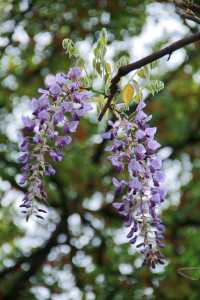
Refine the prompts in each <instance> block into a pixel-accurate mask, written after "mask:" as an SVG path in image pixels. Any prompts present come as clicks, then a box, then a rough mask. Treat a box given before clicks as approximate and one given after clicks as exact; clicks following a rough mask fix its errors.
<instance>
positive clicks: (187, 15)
mask: <svg viewBox="0 0 200 300" xmlns="http://www.w3.org/2000/svg"><path fill="white" fill-rule="evenodd" d="M179 14H180V16H181V17H183V18H184V19H188V20H190V21H193V22H195V23H197V24H200V18H197V17H195V16H193V15H191V14H187V13H179Z"/></svg>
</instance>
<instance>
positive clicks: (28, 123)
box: [22, 116, 35, 131]
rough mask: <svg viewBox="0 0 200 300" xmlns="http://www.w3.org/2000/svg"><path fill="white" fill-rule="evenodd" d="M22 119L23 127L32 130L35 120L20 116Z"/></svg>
mask: <svg viewBox="0 0 200 300" xmlns="http://www.w3.org/2000/svg"><path fill="white" fill-rule="evenodd" d="M22 121H23V124H24V127H25V128H26V129H28V130H29V131H32V130H33V129H34V127H35V122H34V121H33V120H31V119H30V118H29V117H24V116H23V117H22Z"/></svg>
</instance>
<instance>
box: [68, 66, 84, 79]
mask: <svg viewBox="0 0 200 300" xmlns="http://www.w3.org/2000/svg"><path fill="white" fill-rule="evenodd" d="M80 76H81V70H80V69H79V68H78V67H74V68H71V69H70V70H69V72H68V73H67V77H68V78H69V79H70V80H77V79H78V78H79V77H80Z"/></svg>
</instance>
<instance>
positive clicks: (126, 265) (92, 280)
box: [0, 0, 200, 300]
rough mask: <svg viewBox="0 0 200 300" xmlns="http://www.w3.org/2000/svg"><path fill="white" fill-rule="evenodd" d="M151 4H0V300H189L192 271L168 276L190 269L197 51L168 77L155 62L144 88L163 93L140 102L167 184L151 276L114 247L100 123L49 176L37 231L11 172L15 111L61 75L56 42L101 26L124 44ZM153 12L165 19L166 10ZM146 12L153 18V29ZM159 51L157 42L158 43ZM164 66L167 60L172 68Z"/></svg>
mask: <svg viewBox="0 0 200 300" xmlns="http://www.w3.org/2000/svg"><path fill="white" fill-rule="evenodd" d="M150 4H151V5H154V4H155V3H154V1H140V0H137V1H136V0H132V1H129V0H118V1H111V0H99V1H92V0H83V1H72V0H71V1H64V0H58V1H51V0H48V1H42V0H35V1H33V0H30V1H26V0H20V1H12V0H7V1H5V0H1V1H0V11H1V15H0V53H1V57H0V77H1V83H0V84H1V89H0V195H1V202H0V204H1V211H0V220H1V230H0V257H1V259H0V299H4V300H14V299H15V300H16V299H20V300H23V299H26V300H32V299H41V300H42V299H48V300H50V299H88V300H89V299H97V300H104V299H114V300H120V299H123V300H124V299H125V300H126V299H128V300H129V299H136V300H137V299H162V300H168V299H172V300H187V299H190V300H198V299H199V298H200V284H199V280H196V281H193V280H191V278H193V277H194V278H195V276H196V279H198V276H197V275H196V273H195V272H197V270H196V271H195V269H189V270H188V271H187V270H186V271H185V272H186V273H187V278H185V277H183V276H181V275H180V274H179V273H180V272H178V270H179V269H180V268H187V267H198V266H200V234H199V233H200V221H199V215H200V198H199V197H200V196H199V195H200V184H199V180H200V152H199V144H200V109H199V97H200V87H199V82H200V73H199V65H200V54H199V53H200V52H199V47H200V45H199V44H198V43H196V44H195V45H193V46H191V47H188V48H187V49H186V50H185V51H186V53H185V56H184V57H183V61H182V62H181V63H180V64H178V65H174V67H173V68H172V69H170V68H169V69H168V68H167V67H166V66H167V63H168V62H166V60H162V61H161V62H160V63H159V64H158V65H157V67H156V71H155V79H159V80H160V79H161V80H163V81H164V83H165V88H164V90H162V91H161V92H160V93H159V94H158V95H155V96H154V97H152V96H148V108H147V109H148V110H149V111H150V112H152V113H153V120H152V124H156V126H158V140H159V141H160V143H161V144H163V145H164V146H166V147H170V148H164V149H163V153H164V154H163V155H166V160H165V169H166V174H167V177H169V178H168V179H169V195H168V199H167V201H166V207H165V209H164V210H163V221H164V223H165V224H166V226H167V235H166V248H165V250H164V252H165V254H166V257H167V264H166V267H165V268H164V269H162V270H157V272H155V273H151V272H149V270H147V269H146V268H141V267H140V265H141V260H140V258H139V257H138V256H137V255H136V254H135V252H134V250H133V249H132V248H131V247H130V245H129V244H127V243H126V240H124V239H123V241H121V240H120V239H121V238H123V237H124V235H125V234H124V231H123V230H122V222H121V219H120V218H119V217H118V215H116V213H115V211H114V210H113V209H112V206H111V202H112V185H111V178H112V176H113V170H112V169H111V166H110V164H109V162H107V160H106V157H105V155H104V152H103V148H104V146H105V145H104V143H103V144H99V143H98V141H99V134H100V133H101V132H103V130H104V127H105V124H104V123H103V124H97V122H96V121H95V120H94V119H92V118H91V119H85V120H83V121H82V123H81V126H80V128H79V130H78V133H77V134H76V136H75V137H74V143H73V145H72V146H70V147H69V148H68V149H67V150H66V155H65V160H64V162H63V163H62V164H59V165H58V166H56V168H57V175H56V176H54V177H52V178H51V179H49V180H48V181H47V182H46V185H47V188H48V194H49V204H50V207H51V208H49V215H48V218H47V220H46V221H45V222H44V223H37V221H36V220H35V219H33V220H32V221H31V222H30V223H28V224H26V223H25V220H23V216H22V215H21V214H20V212H19V208H18V205H19V203H20V197H22V193H23V191H21V190H20V189H19V187H18V186H17V184H16V176H17V174H19V173H20V166H19V165H18V163H17V160H16V157H17V144H16V128H18V127H19V118H20V113H21V112H23V113H26V109H27V106H26V103H27V99H28V98H29V97H34V96H37V89H38V88H39V87H40V86H42V85H43V80H44V77H45V76H46V75H47V74H48V73H54V72H58V71H61V70H62V71H64V70H66V69H67V68H68V66H69V61H68V60H67V57H66V55H65V51H64V50H63V48H62V40H63V39H64V38H71V39H73V40H74V41H75V42H76V41H79V40H84V39H89V41H90V42H91V43H93V42H95V41H96V40H97V37H98V35H99V31H100V29H101V28H102V27H105V28H106V29H107V31H108V40H109V43H110V44H112V42H114V41H116V40H121V41H122V40H124V39H130V38H133V37H134V36H136V35H138V34H140V33H141V31H142V30H143V28H144V26H145V25H146V22H147V18H148V15H149V10H148V8H149V5H150ZM159 9H160V10H163V11H167V10H168V9H169V12H170V11H171V7H169V6H165V4H162V5H160V6H159ZM157 14H158V10H155V15H154V17H155V19H158V20H157V27H156V29H157V28H159V22H160V21H159V15H157ZM161 19H162V17H161ZM179 22H180V26H185V27H186V25H183V24H182V22H181V21H180V20H179ZM185 27H184V28H185ZM187 30H188V29H187ZM193 30H196V27H195V26H193ZM165 42H166V36H165V35H163V37H162V39H161V40H160V45H162V44H164V43H165ZM156 45H158V43H157V42H155V45H152V49H153V48H155V47H157V46H156ZM128 50H130V49H127V52H128ZM133 52H134V49H133ZM124 54H127V53H124V49H122V51H121V52H120V51H118V52H117V51H116V53H115V55H114V59H116V58H119V57H120V56H121V55H124ZM173 59H174V56H173V55H172V57H171V58H170V63H171V64H173ZM163 69H164V71H163ZM167 149H168V150H169V151H168V150H167ZM166 153H168V156H167V154H166ZM183 272H184V271H183ZM193 272H194V274H193ZM77 288H78V289H77ZM80 292H81V293H80ZM59 296H60V297H59Z"/></svg>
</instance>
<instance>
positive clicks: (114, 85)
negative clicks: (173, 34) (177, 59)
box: [98, 32, 200, 121]
mask: <svg viewBox="0 0 200 300" xmlns="http://www.w3.org/2000/svg"><path fill="white" fill-rule="evenodd" d="M199 40H200V32H198V33H195V34H192V35H191V36H188V37H186V38H183V39H181V40H179V41H177V42H175V43H173V44H171V45H169V46H167V47H165V48H163V49H161V50H160V51H157V52H155V53H153V54H150V55H148V56H146V57H144V58H142V59H140V60H138V61H136V62H134V63H131V64H129V65H126V66H122V67H120V68H119V70H118V72H117V74H116V75H115V76H114V77H113V79H112V80H111V85H110V91H109V94H108V97H107V98H108V100H107V102H106V104H105V106H104V107H103V109H102V111H101V113H100V115H99V118H98V120H99V121H101V120H102V118H103V116H104V115H105V113H106V111H107V109H108V108H109V107H110V104H111V102H112V99H113V97H114V95H115V94H116V92H117V89H118V83H119V81H120V79H121V78H122V77H123V76H125V75H127V74H129V73H130V72H132V71H134V70H137V69H139V68H141V67H143V66H145V65H148V64H150V63H152V62H154V61H156V60H158V59H160V58H161V57H163V56H166V55H171V54H172V53H173V52H174V51H176V50H178V49H181V48H183V47H185V46H187V45H189V44H191V43H194V42H196V41H199Z"/></svg>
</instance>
